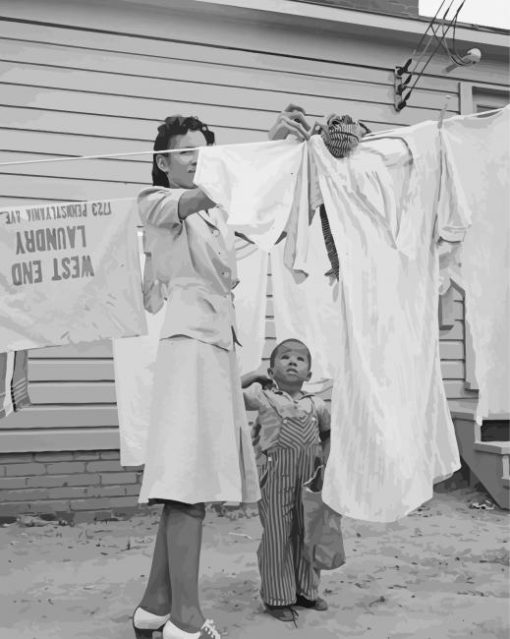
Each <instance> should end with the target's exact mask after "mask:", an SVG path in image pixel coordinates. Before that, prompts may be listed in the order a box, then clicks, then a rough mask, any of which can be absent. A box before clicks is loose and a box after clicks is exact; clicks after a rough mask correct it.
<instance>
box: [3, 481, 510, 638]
mask: <svg viewBox="0 0 510 639" xmlns="http://www.w3.org/2000/svg"><path fill="white" fill-rule="evenodd" d="M483 498H484V495H480V494H477V493H475V492H474V491H473V490H469V489H462V490H457V491H454V492H451V493H444V494H438V495H436V496H435V498H434V499H433V500H432V501H431V502H429V503H428V504H426V505H424V506H423V507H422V508H421V509H419V511H417V512H415V513H413V514H412V515H410V516H409V517H407V518H405V519H404V520H402V521H400V522H397V523H394V524H390V525H381V524H367V523H362V522H358V521H353V520H347V519H346V520H344V536H345V548H346V553H347V563H346V565H345V566H343V567H342V568H339V569H338V570H335V571H331V572H325V573H323V578H322V583H321V591H322V594H323V596H324V597H325V598H326V599H327V600H328V602H329V605H330V607H329V610H328V611H327V612H322V613H321V612H316V611H309V610H307V611H305V610H302V611H300V613H299V618H298V620H297V628H296V627H294V626H293V625H292V624H288V623H287V624H283V623H281V622H278V621H276V620H274V619H272V618H271V617H269V616H268V615H267V614H265V613H264V612H263V610H262V607H261V604H260V600H259V596H258V573H257V566H256V555H255V550H256V547H257V544H258V540H259V538H260V532H261V530H260V524H259V521H258V518H257V517H241V518H239V519H237V520H235V519H230V518H229V517H219V516H218V515H217V514H213V513H210V514H208V516H207V518H206V521H205V529H204V551H203V555H202V580H201V590H202V601H203V609H204V612H205V614H207V615H208V616H212V617H214V618H215V620H216V622H217V624H218V626H219V627H221V628H224V629H227V630H228V637H229V638H230V639H260V638H261V637H262V638H264V639H273V638H277V637H278V638H281V637H286V636H287V635H288V636H289V638H290V639H337V638H338V639H339V638H342V637H364V638H366V639H385V638H387V637H391V638H395V639H404V638H413V639H442V638H446V637H448V638H452V639H453V638H456V639H466V638H468V637H474V638H475V639H489V638H490V639H494V638H497V639H499V638H501V639H507V638H508V636H509V628H510V623H509V607H508V595H509V582H508V566H509V552H508V546H509V541H508V531H509V528H508V523H509V519H508V513H506V512H503V511H500V510H498V509H495V510H491V511H487V510H479V509H475V508H472V507H470V505H472V503H473V502H474V501H481V500H483ZM156 525H157V512H155V513H154V514H151V515H147V516H137V517H133V518H132V519H130V520H127V521H114V522H98V523H93V524H79V525H76V526H73V527H70V526H59V525H57V524H56V523H51V524H48V525H45V526H41V527H29V528H28V527H23V526H20V525H19V524H13V525H10V526H5V527H3V528H0V574H1V581H0V602H1V604H0V606H1V607H0V612H1V615H0V637H1V638H2V639H7V638H9V639H11V638H15V639H67V638H69V639H92V638H94V639H95V638H99V639H124V638H126V637H132V636H133V635H132V631H131V629H130V616H131V613H132V610H133V608H134V606H135V605H136V603H137V601H138V599H139V597H140V595H141V593H142V590H143V588H144V583H145V575H146V574H147V571H148V568H149V563H150V556H151V552H152V544H153V540H154V534H155V531H156ZM157 636H159V635H157V634H155V635H154V638H155V639H156V637H157Z"/></svg>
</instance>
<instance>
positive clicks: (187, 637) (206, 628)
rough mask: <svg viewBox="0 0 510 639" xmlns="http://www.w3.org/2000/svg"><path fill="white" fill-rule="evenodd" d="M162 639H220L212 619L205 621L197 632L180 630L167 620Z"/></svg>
mask: <svg viewBox="0 0 510 639" xmlns="http://www.w3.org/2000/svg"><path fill="white" fill-rule="evenodd" d="M163 639H221V635H220V633H219V632H218V630H216V626H215V625H214V621H213V620H212V619H206V620H205V621H204V624H203V626H202V627H201V628H200V630H198V631H197V632H186V631H185V630H181V629H180V628H178V627H177V626H176V625H175V624H173V623H172V621H171V620H170V619H169V620H168V621H167V622H166V624H165V627H164V628H163Z"/></svg>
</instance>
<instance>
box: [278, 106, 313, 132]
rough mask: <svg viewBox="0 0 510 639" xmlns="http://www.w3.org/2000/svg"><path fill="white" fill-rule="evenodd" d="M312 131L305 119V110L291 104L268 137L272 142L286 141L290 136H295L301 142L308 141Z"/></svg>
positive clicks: (280, 116) (279, 117)
mask: <svg viewBox="0 0 510 639" xmlns="http://www.w3.org/2000/svg"><path fill="white" fill-rule="evenodd" d="M310 131H311V127H310V125H309V124H308V122H307V120H306V118H305V110H304V109H303V108H302V107H300V106H296V105H295V104H289V106H288V107H287V108H286V109H285V110H284V111H282V112H281V113H280V115H279V116H278V117H277V119H276V122H275V123H274V124H273V126H272V127H271V129H270V130H269V133H268V136H269V139H270V140H284V139H285V138H286V137H287V136H289V135H294V136H296V137H297V138H298V139H299V140H308V138H309V137H310Z"/></svg>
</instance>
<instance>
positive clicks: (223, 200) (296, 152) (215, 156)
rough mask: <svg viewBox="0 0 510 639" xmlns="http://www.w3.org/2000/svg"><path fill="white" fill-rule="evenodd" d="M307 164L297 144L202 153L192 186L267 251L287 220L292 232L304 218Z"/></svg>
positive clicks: (302, 148) (209, 149)
mask: <svg viewBox="0 0 510 639" xmlns="http://www.w3.org/2000/svg"><path fill="white" fill-rule="evenodd" d="M307 158H308V153H307V147H306V144H303V143H297V142H296V141H295V140H294V141H293V140H284V141H280V142H256V143H252V144H238V145H235V146H223V147H221V146H218V147H215V146H208V147H203V148H202V149H200V154H199V157H198V164H197V170H196V172H195V177H194V183H195V184H196V185H197V186H198V187H200V188H201V189H202V190H203V191H204V193H206V194H207V195H208V196H209V197H210V198H211V199H212V200H213V201H214V202H216V203H217V204H218V206H220V207H221V208H223V209H225V211H227V212H228V219H227V223H228V224H229V226H232V227H233V229H234V230H235V231H238V232H240V233H243V234H244V235H246V236H248V237H249V238H250V240H251V241H253V242H254V243H255V244H256V245H257V246H258V247H259V248H261V249H263V250H265V251H270V250H271V248H272V247H273V246H274V244H275V242H276V241H277V240H278V238H279V237H280V235H281V234H282V232H283V231H284V230H285V229H286V227H287V223H288V221H289V219H290V220H291V221H292V224H293V225H294V226H296V225H298V224H299V223H300V219H301V217H300V216H301V215H302V214H303V211H305V213H304V214H305V215H307V213H306V209H303V208H300V205H301V204H302V203H303V202H307V201H308V188H307V184H308V178H307V174H306V171H307ZM303 194H304V195H305V196H306V197H305V199H304V200H303V199H302V196H303ZM287 232H289V229H287ZM290 232H291V233H294V230H293V229H290ZM293 257H294V259H295V256H293Z"/></svg>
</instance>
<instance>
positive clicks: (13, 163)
mask: <svg viewBox="0 0 510 639" xmlns="http://www.w3.org/2000/svg"><path fill="white" fill-rule="evenodd" d="M268 142H270V141H267V140H264V141H263V142H261V143H260V144H267V143H268ZM278 142H281V140H278ZM242 144H247V142H236V143H232V144H216V145H215V146H216V148H218V147H219V148H225V147H231V146H241V145H242ZM254 144H257V142H255V143H254ZM203 148H204V147H203V146H193V147H185V148H180V149H166V150H165V149H161V150H160V151H126V152H122V153H103V154H101V155H75V156H71V157H60V158H44V159H42V160H40V159H39V160H14V161H10V162H0V166H19V165H21V164H43V163H44V164H45V163H48V162H72V161H75V160H102V159H105V158H118V157H128V156H131V155H163V154H165V155H166V154H167V153H185V152H188V151H200V149H203Z"/></svg>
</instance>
